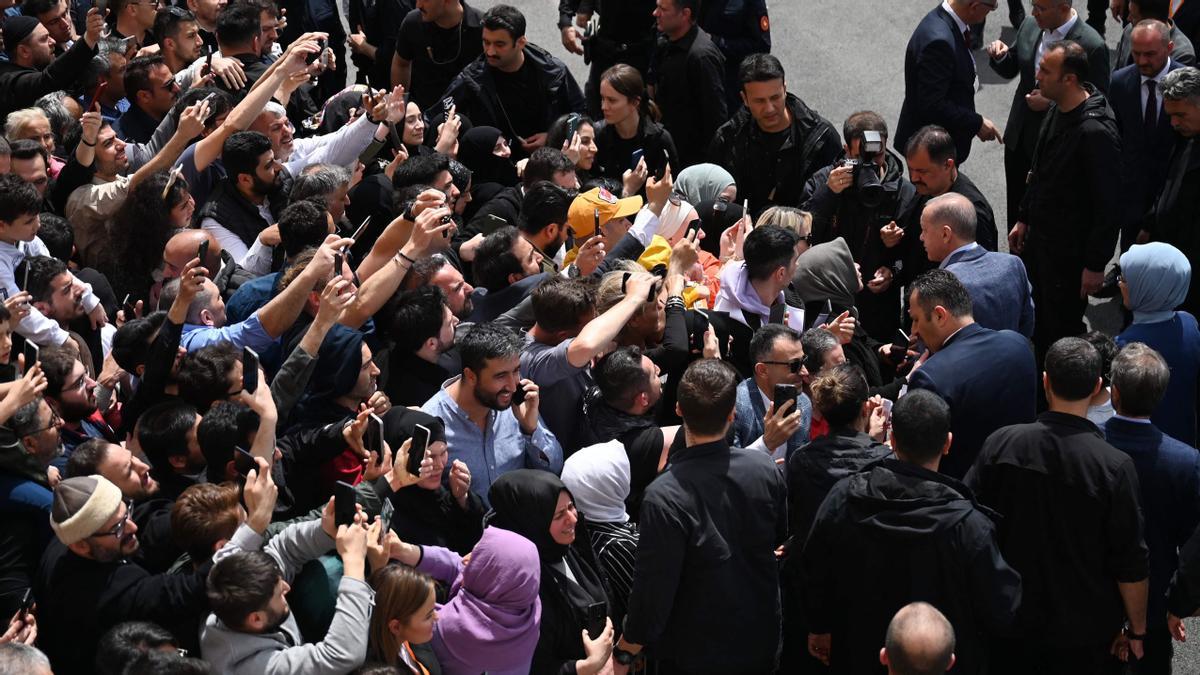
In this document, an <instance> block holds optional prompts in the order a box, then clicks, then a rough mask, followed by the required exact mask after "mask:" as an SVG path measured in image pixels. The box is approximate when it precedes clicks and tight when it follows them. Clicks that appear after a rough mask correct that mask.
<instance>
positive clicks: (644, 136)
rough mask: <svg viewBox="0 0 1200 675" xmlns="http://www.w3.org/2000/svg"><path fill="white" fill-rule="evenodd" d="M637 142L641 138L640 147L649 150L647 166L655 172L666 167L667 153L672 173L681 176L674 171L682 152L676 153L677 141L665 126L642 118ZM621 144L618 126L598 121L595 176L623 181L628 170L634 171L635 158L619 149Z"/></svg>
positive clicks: (646, 153) (646, 154)
mask: <svg viewBox="0 0 1200 675" xmlns="http://www.w3.org/2000/svg"><path fill="white" fill-rule="evenodd" d="M637 139H640V143H638V146H637V147H640V148H641V149H642V150H644V151H645V152H644V155H643V157H644V158H645V160H646V166H647V167H648V168H650V169H651V170H652V172H653V170H655V169H659V168H660V167H662V165H663V161H664V157H663V153H664V152H665V153H666V154H667V158H668V159H669V161H670V162H671V167H672V168H671V172H672V173H674V174H675V175H679V171H681V170H682V169H676V168H674V167H678V166H680V163H679V153H677V152H676V150H675V141H674V140H673V139H672V138H671V133H670V132H669V131H667V130H666V129H665V128H663V125H661V124H659V123H658V122H655V121H654V120H652V119H650V118H648V117H646V116H645V115H642V116H641V117H640V119H639V120H638V130H637V134H636V135H635V136H634V140H635V141H636V140H637ZM620 143H621V141H620V137H619V136H617V129H616V127H613V126H610V125H607V124H605V123H604V122H597V124H596V162H595V164H594V165H593V166H592V175H593V176H595V175H601V176H604V177H606V178H613V179H615V180H617V181H620V180H621V179H622V177H623V176H624V174H625V171H627V170H628V169H632V168H633V167H632V166H631V164H632V162H631V161H630V160H631V155H629V154H626V153H623V152H619V151H618V149H617V146H618V145H620Z"/></svg>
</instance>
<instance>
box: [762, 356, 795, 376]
mask: <svg viewBox="0 0 1200 675" xmlns="http://www.w3.org/2000/svg"><path fill="white" fill-rule="evenodd" d="M759 363H765V364H767V365H769V366H787V369H788V371H789V372H791V373H793V374H795V373H798V372H800V369H801V368H803V367H804V360H803V359H792V360H791V361H759Z"/></svg>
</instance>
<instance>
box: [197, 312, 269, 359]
mask: <svg viewBox="0 0 1200 675" xmlns="http://www.w3.org/2000/svg"><path fill="white" fill-rule="evenodd" d="M218 342H232V343H233V344H234V346H236V347H249V348H251V349H253V350H254V351H256V352H263V351H266V349H267V348H268V347H270V346H271V345H273V344H275V338H273V337H271V334H270V333H268V332H267V330H266V329H265V328H263V326H262V324H261V323H260V322H259V320H258V312H255V313H254V314H251V315H250V318H249V319H246V320H245V321H242V322H241V323H235V324H233V325H232V326H222V327H221V328H214V327H213V326H200V325H197V324H194V323H185V324H183V338H182V339H180V341H179V344H180V345H181V346H183V348H184V349H186V350H187V351H189V352H194V351H196V350H197V349H202V348H204V347H207V346H209V345H215V344H217V343H218Z"/></svg>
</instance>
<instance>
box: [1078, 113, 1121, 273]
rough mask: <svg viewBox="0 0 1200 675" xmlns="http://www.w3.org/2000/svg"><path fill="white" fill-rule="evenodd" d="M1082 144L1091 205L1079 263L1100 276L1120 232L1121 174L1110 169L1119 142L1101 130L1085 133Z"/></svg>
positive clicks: (1115, 163)
mask: <svg viewBox="0 0 1200 675" xmlns="http://www.w3.org/2000/svg"><path fill="white" fill-rule="evenodd" d="M1089 126H1091V125H1089ZM1082 142H1083V151H1084V155H1083V170H1084V171H1086V172H1087V179H1088V186H1089V189H1090V190H1091V203H1092V217H1091V218H1090V219H1089V220H1091V224H1090V228H1089V231H1088V233H1087V241H1086V243H1085V246H1084V260H1083V263H1084V266H1085V267H1087V268H1088V269H1089V270H1093V271H1099V272H1102V271H1104V268H1105V266H1106V265H1108V260H1109V259H1110V258H1112V253H1113V249H1114V248H1116V246H1117V235H1118V234H1119V233H1120V231H1121V218H1120V214H1121V199H1122V191H1121V176H1120V173H1121V172H1119V171H1113V169H1112V168H1113V167H1114V166H1119V164H1120V161H1121V139H1120V138H1119V137H1117V136H1116V135H1115V134H1113V133H1109V129H1108V128H1107V127H1106V126H1105V127H1099V128H1090V129H1088V130H1086V131H1085V132H1084V135H1083V139H1082ZM1085 217H1086V216H1085Z"/></svg>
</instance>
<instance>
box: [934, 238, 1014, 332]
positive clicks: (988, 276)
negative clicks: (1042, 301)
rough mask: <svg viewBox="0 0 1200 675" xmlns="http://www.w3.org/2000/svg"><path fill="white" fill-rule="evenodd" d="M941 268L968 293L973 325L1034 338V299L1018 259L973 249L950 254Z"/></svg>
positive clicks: (1008, 255) (977, 248)
mask: <svg viewBox="0 0 1200 675" xmlns="http://www.w3.org/2000/svg"><path fill="white" fill-rule="evenodd" d="M942 267H943V268H944V269H946V270H947V271H949V272H950V273H951V274H953V275H954V276H955V277H957V278H958V280H959V281H961V282H962V285H963V286H966V288H967V292H968V293H970V294H971V305H972V307H973V308H974V312H973V313H974V315H975V323H977V324H979V325H980V326H983V327H984V328H990V329H992V330H1012V331H1016V332H1018V333H1020V334H1022V335H1024V336H1025V337H1027V338H1032V337H1033V296H1032V295H1031V294H1030V285H1029V277H1028V276H1027V275H1026V273H1025V263H1023V262H1021V259H1020V258H1018V257H1017V256H1015V255H1011V254H1008V253H993V252H991V251H988V250H986V249H984V248H983V247H982V246H976V247H975V248H971V249H968V250H965V251H957V252H955V253H952V254H950V256H949V257H948V258H946V259H945V260H943V261H942Z"/></svg>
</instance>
